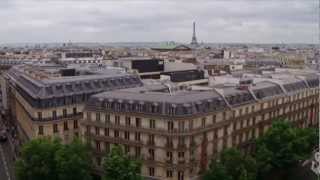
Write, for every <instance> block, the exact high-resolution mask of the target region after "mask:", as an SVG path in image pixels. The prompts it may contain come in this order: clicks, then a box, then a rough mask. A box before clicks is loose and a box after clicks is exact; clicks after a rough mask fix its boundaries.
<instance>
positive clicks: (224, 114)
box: [222, 112, 227, 120]
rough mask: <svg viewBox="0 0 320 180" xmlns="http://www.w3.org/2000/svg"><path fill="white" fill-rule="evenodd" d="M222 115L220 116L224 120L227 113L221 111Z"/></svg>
mask: <svg viewBox="0 0 320 180" xmlns="http://www.w3.org/2000/svg"><path fill="white" fill-rule="evenodd" d="M222 116H223V117H222V118H223V120H226V118H227V113H226V112H223V113H222Z"/></svg>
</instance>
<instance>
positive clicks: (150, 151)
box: [148, 149, 154, 160]
mask: <svg viewBox="0 0 320 180" xmlns="http://www.w3.org/2000/svg"><path fill="white" fill-rule="evenodd" d="M148 152H149V158H150V160H154V149H149V151H148Z"/></svg>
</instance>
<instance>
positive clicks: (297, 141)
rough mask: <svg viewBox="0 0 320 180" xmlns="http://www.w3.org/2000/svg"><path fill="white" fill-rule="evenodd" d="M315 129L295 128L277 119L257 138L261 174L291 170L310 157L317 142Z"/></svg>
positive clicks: (282, 172)
mask: <svg viewBox="0 0 320 180" xmlns="http://www.w3.org/2000/svg"><path fill="white" fill-rule="evenodd" d="M316 139H317V133H316V131H315V130H314V129H308V128H306V129H302V128H295V127H293V126H292V125H291V124H289V123H288V122H285V121H275V122H274V123H273V124H272V127H271V128H270V129H269V130H268V131H267V133H266V134H265V135H264V136H262V137H261V138H259V139H258V140H257V144H256V155H255V156H256V160H257V162H258V167H259V171H260V175H262V176H265V175H267V174H270V173H271V172H277V173H278V172H281V174H283V175H284V176H286V173H285V172H289V171H290V169H291V168H293V167H295V166H297V165H298V164H299V162H301V161H303V160H306V159H308V158H309V157H310V154H311V153H312V149H313V147H314V146H315V143H316V142H317V140H316Z"/></svg>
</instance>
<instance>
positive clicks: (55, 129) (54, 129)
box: [53, 124, 58, 133]
mask: <svg viewBox="0 0 320 180" xmlns="http://www.w3.org/2000/svg"><path fill="white" fill-rule="evenodd" d="M57 132H58V124H53V133H57Z"/></svg>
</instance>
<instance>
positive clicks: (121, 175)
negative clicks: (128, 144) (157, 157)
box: [103, 146, 142, 180]
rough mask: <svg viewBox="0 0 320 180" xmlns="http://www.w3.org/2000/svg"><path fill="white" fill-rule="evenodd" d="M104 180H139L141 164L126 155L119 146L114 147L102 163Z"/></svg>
mask: <svg viewBox="0 0 320 180" xmlns="http://www.w3.org/2000/svg"><path fill="white" fill-rule="evenodd" d="M103 168H104V173H105V174H104V180H141V179H142V177H141V175H140V171H141V163H140V161H138V160H134V159H131V158H130V157H129V156H128V155H126V154H125V153H124V152H123V150H122V148H121V147H120V146H114V147H113V148H112V149H111V152H110V153H109V154H106V156H105V158H104V161H103Z"/></svg>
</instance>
